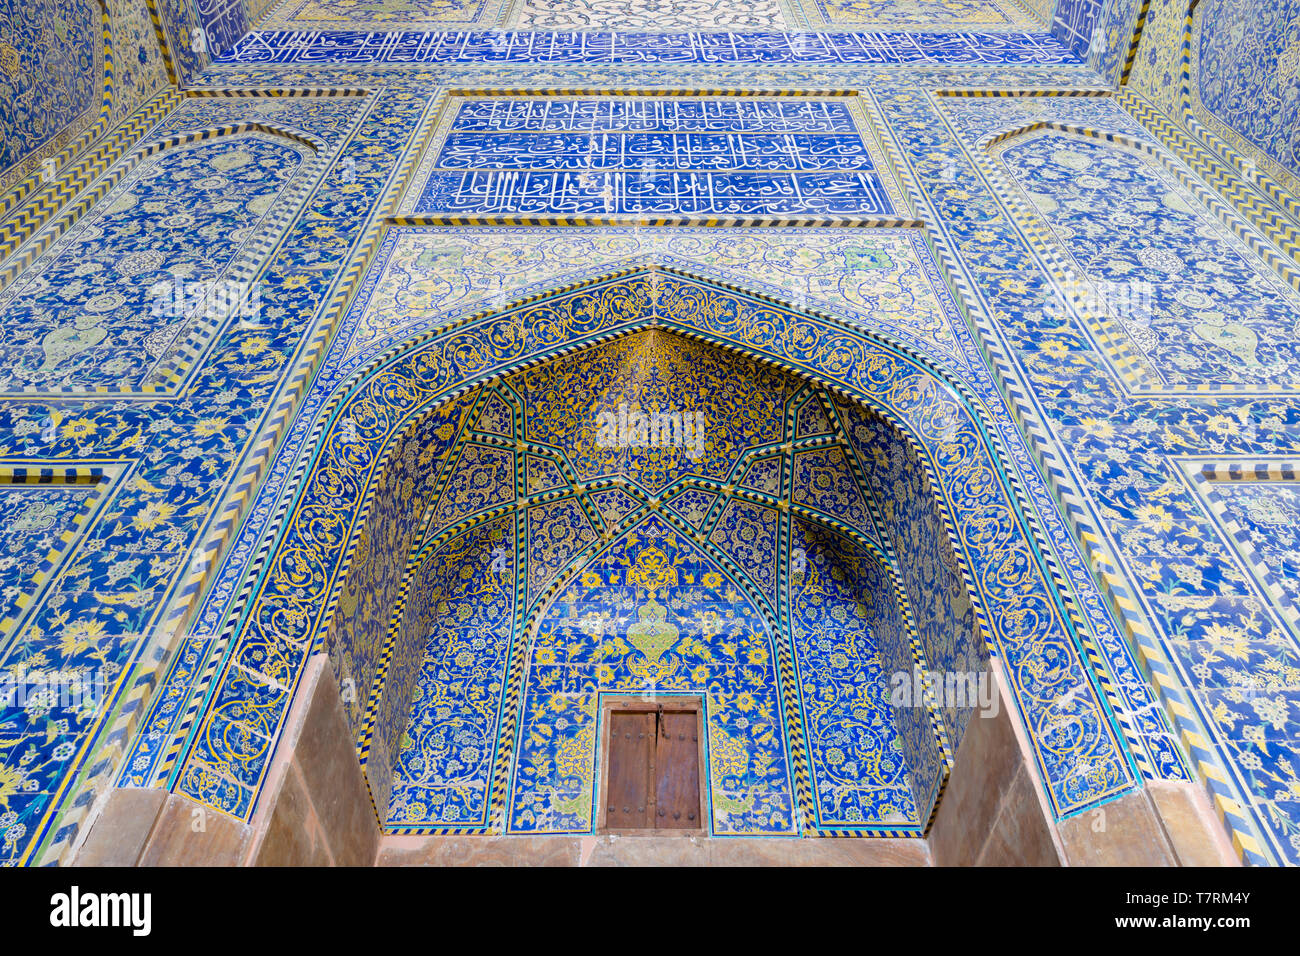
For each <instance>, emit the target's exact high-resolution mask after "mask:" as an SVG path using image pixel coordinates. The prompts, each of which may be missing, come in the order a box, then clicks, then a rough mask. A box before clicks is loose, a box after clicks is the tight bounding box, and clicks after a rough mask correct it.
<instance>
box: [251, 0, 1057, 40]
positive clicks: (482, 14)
mask: <svg viewBox="0 0 1300 956" xmlns="http://www.w3.org/2000/svg"><path fill="white" fill-rule="evenodd" d="M249 22H250V24H255V25H256V27H257V28H259V29H262V30H329V31H357V30H367V29H369V30H384V29H391V30H413V29H420V30H447V29H452V30H455V29H463V28H468V27H473V26H479V27H484V28H490V27H493V26H505V27H508V28H509V29H515V30H538V31H565V32H567V31H601V30H611V29H613V30H644V31H648V32H655V33H662V32H666V31H674V30H677V31H693V30H710V29H716V30H728V31H736V32H743V31H750V30H781V29H784V28H793V29H803V28H807V29H813V30H820V29H827V28H842V27H846V26H847V27H852V28H855V29H864V30H879V29H891V28H892V29H919V30H928V31H939V30H945V29H947V30H969V29H972V28H984V29H987V28H998V27H1008V28H1009V27H1015V28H1018V29H1023V28H1028V27H1031V26H1033V25H1035V21H1034V20H1033V19H1032V18H1031V17H1029V16H1028V15H1027V14H1026V13H1025V11H1023V10H1021V9H1020V8H1019V7H1018V6H1016V5H1015V3H1013V2H1009V0H1003V2H999V0H909V2H880V0H759V2H754V3H741V2H737V0H671V2H670V0H465V2H461V0H457V2H451V3H449V2H446V0H436V2H430V0H283V2H281V3H280V4H279V5H278V6H277V7H276V8H275V9H274V10H273V11H272V12H271V13H270V15H268V16H267V17H266V18H265V19H263V20H262V21H260V22H256V23H255V21H252V20H250V21H249Z"/></svg>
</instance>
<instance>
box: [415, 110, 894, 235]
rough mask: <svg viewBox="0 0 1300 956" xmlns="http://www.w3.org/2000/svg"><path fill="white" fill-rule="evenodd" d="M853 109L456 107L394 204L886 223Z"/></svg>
mask: <svg viewBox="0 0 1300 956" xmlns="http://www.w3.org/2000/svg"><path fill="white" fill-rule="evenodd" d="M867 129H868V123H867V121H866V117H865V114H864V113H863V112H862V107H861V104H860V103H858V102H857V98H856V97H851V96H839V97H813V96H766V97H764V96H732V97H727V96H712V97H687V96H623V97H617V96H589V97H552V98H542V97H527V96H520V97H507V98H496V99H486V98H483V99H478V98H469V99H460V100H458V99H453V100H452V101H451V103H450V105H449V106H448V107H447V109H446V110H445V111H444V112H443V114H442V119H441V121H440V125H439V127H438V129H437V130H436V132H435V134H434V136H433V137H432V141H431V143H430V145H429V148H428V150H427V151H426V153H425V156H424V159H423V160H422V162H421V164H420V167H419V169H418V171H417V173H416V175H415V177H414V181H413V184H412V186H411V188H410V190H409V191H408V193H407V196H406V198H405V199H404V201H403V203H402V210H401V211H402V214H403V215H406V216H422V217H437V218H453V217H467V218H481V217H503V218H514V217H593V216H595V217H606V216H608V217H620V216H652V217H655V218H660V217H662V218H679V217H681V218H686V219H710V218H713V217H772V216H777V217H807V216H817V217H833V218H836V219H840V218H855V217H881V216H892V215H894V214H895V213H896V211H897V209H898V208H899V204H898V203H897V202H895V201H894V199H895V192H896V187H895V188H891V184H890V183H889V181H888V180H887V179H885V178H884V177H882V174H881V166H882V163H881V162H879V161H878V159H877V152H876V150H877V149H878V147H876V146H875V144H874V142H873V141H872V140H871V138H870V134H869V133H867V132H865V131H866V130H867Z"/></svg>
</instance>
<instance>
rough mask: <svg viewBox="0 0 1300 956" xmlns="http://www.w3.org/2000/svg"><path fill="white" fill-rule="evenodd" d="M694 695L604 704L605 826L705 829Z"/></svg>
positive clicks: (699, 726)
mask: <svg viewBox="0 0 1300 956" xmlns="http://www.w3.org/2000/svg"><path fill="white" fill-rule="evenodd" d="M701 709H702V708H701V707H700V702H699V700H698V699H691V698H686V699H683V700H678V699H671V700H665V701H662V702H658V703H642V702H621V701H620V702H615V703H612V704H609V705H607V710H606V716H607V720H606V726H607V727H608V728H609V730H608V736H607V738H606V750H605V753H606V760H605V763H604V766H605V767H606V772H605V785H604V794H605V801H604V807H605V813H604V826H605V829H606V830H614V831H627V832H647V831H655V830H667V831H674V832H677V833H681V832H682V831H700V832H703V831H704V829H705V828H704V822H703V816H702V809H701V799H700V779H701V777H702V767H701V763H702V754H703V751H702V750H701V748H700V737H701V736H702V731H703V722H702V713H701Z"/></svg>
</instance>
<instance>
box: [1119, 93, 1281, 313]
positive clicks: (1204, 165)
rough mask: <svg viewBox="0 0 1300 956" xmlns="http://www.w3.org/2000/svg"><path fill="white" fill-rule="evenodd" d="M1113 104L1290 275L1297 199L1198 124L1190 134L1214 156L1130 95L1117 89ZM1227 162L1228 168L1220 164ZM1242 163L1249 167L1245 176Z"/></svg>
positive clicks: (1146, 104)
mask: <svg viewBox="0 0 1300 956" xmlns="http://www.w3.org/2000/svg"><path fill="white" fill-rule="evenodd" d="M1115 102H1116V103H1118V104H1119V105H1120V106H1122V107H1123V108H1124V109H1125V110H1126V111H1127V112H1128V113H1129V114H1130V115H1132V116H1133V118H1134V119H1136V120H1137V121H1138V122H1139V123H1141V124H1142V125H1143V126H1144V127H1146V128H1147V129H1148V130H1150V131H1151V133H1152V135H1153V136H1155V138H1156V139H1157V140H1159V141H1160V143H1161V144H1162V145H1164V146H1165V148H1166V149H1168V150H1169V151H1170V152H1172V153H1173V154H1174V155H1175V156H1177V157H1178V158H1179V159H1180V160H1182V161H1183V162H1184V163H1186V164H1187V166H1188V167H1189V168H1190V169H1191V170H1192V171H1193V172H1194V173H1195V174H1196V175H1197V176H1199V177H1200V178H1201V179H1203V180H1204V181H1205V182H1206V183H1208V184H1209V185H1210V186H1211V187H1212V188H1213V189H1214V190H1215V191H1216V192H1217V193H1218V194H1219V195H1220V196H1221V197H1222V198H1223V200H1224V201H1226V202H1228V203H1229V204H1231V206H1232V207H1233V209H1235V210H1236V211H1237V213H1238V214H1239V215H1240V216H1241V217H1242V218H1243V219H1245V220H1246V222H1248V223H1250V225H1252V226H1254V227H1255V228H1256V229H1258V230H1259V231H1260V232H1262V233H1263V234H1264V236H1265V237H1266V238H1267V239H1268V240H1269V242H1271V243H1273V244H1274V245H1276V246H1277V247H1278V248H1279V249H1280V250H1281V251H1282V252H1283V253H1284V254H1285V255H1287V256H1290V257H1291V259H1292V260H1293V261H1292V262H1291V263H1285V264H1279V265H1278V266H1275V267H1274V268H1277V269H1278V270H1279V271H1282V270H1286V272H1292V271H1293V269H1294V267H1295V265H1296V264H1300V229H1297V228H1296V226H1295V225H1294V223H1295V222H1300V200H1297V199H1296V198H1295V197H1294V196H1292V195H1291V194H1290V193H1289V192H1287V190H1286V189H1284V188H1283V187H1282V186H1281V185H1279V184H1278V183H1277V181H1276V180H1274V179H1273V178H1272V177H1270V176H1269V175H1268V174H1267V173H1265V172H1264V171H1263V170H1262V169H1260V168H1259V165H1258V164H1257V163H1255V161H1254V160H1247V159H1246V158H1245V157H1243V156H1242V155H1241V154H1240V153H1239V152H1237V151H1236V150H1234V149H1233V148H1232V147H1231V146H1229V145H1228V144H1227V143H1225V142H1223V141H1222V140H1221V139H1219V138H1217V137H1214V136H1213V134H1211V133H1210V132H1209V131H1208V130H1206V129H1205V128H1204V127H1203V126H1201V125H1200V124H1199V123H1197V124H1196V125H1195V126H1194V127H1193V129H1194V131H1195V132H1197V133H1198V134H1201V135H1203V136H1204V137H1206V138H1207V139H1209V142H1210V145H1211V146H1213V147H1214V148H1215V151H1216V152H1217V153H1218V156H1216V155H1214V153H1212V152H1210V151H1209V150H1207V149H1206V148H1204V147H1203V146H1201V145H1200V144H1199V143H1197V142H1196V141H1195V140H1193V139H1192V138H1191V137H1190V136H1188V135H1187V134H1186V133H1184V132H1183V131H1182V130H1181V129H1179V128H1178V126H1177V124H1175V123H1174V122H1173V121H1172V120H1170V119H1169V118H1168V117H1167V116H1165V114H1164V113H1162V112H1160V111H1159V110H1157V109H1156V108H1155V107H1153V106H1152V105H1151V104H1150V103H1148V102H1147V101H1146V100H1144V99H1143V98H1142V97H1140V96H1139V95H1137V94H1136V93H1134V92H1133V91H1132V90H1128V89H1124V90H1120V91H1119V93H1118V94H1116V96H1115ZM1188 123H1189V125H1191V124H1193V123H1195V119H1194V118H1193V117H1191V116H1189V117H1188ZM1225 160H1226V162H1227V163H1228V164H1230V166H1225V165H1224V161H1225ZM1246 163H1250V170H1249V172H1248V171H1247V167H1246ZM1247 184H1249V185H1247ZM1257 190H1258V191H1259V192H1262V193H1263V194H1264V195H1265V196H1267V197H1268V199H1269V200H1271V201H1272V202H1273V203H1276V204H1277V205H1278V206H1281V207H1282V209H1283V210H1285V213H1286V215H1285V216H1283V215H1279V213H1278V212H1277V211H1276V209H1274V208H1273V207H1272V206H1271V205H1269V204H1268V203H1267V202H1264V201H1261V199H1260V197H1259V195H1258V193H1257V192H1256V191H1257ZM1287 217H1290V219H1288V218H1287ZM1291 284H1292V287H1293V288H1295V287H1298V286H1297V284H1296V282H1295V281H1292V282H1291Z"/></svg>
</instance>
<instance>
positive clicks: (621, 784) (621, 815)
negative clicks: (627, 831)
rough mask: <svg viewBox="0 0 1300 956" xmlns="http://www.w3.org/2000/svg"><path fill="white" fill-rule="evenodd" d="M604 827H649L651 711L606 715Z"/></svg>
mask: <svg viewBox="0 0 1300 956" xmlns="http://www.w3.org/2000/svg"><path fill="white" fill-rule="evenodd" d="M609 717H610V726H609V785H608V792H607V795H606V798H605V807H606V812H605V825H606V826H607V827H615V828H622V827H652V826H654V807H653V805H652V804H651V802H650V797H651V795H652V794H653V787H652V781H653V780H654V755H655V736H656V735H655V714H654V712H653V711H646V712H641V713H637V712H627V711H613V712H611V713H610V715H609Z"/></svg>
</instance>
